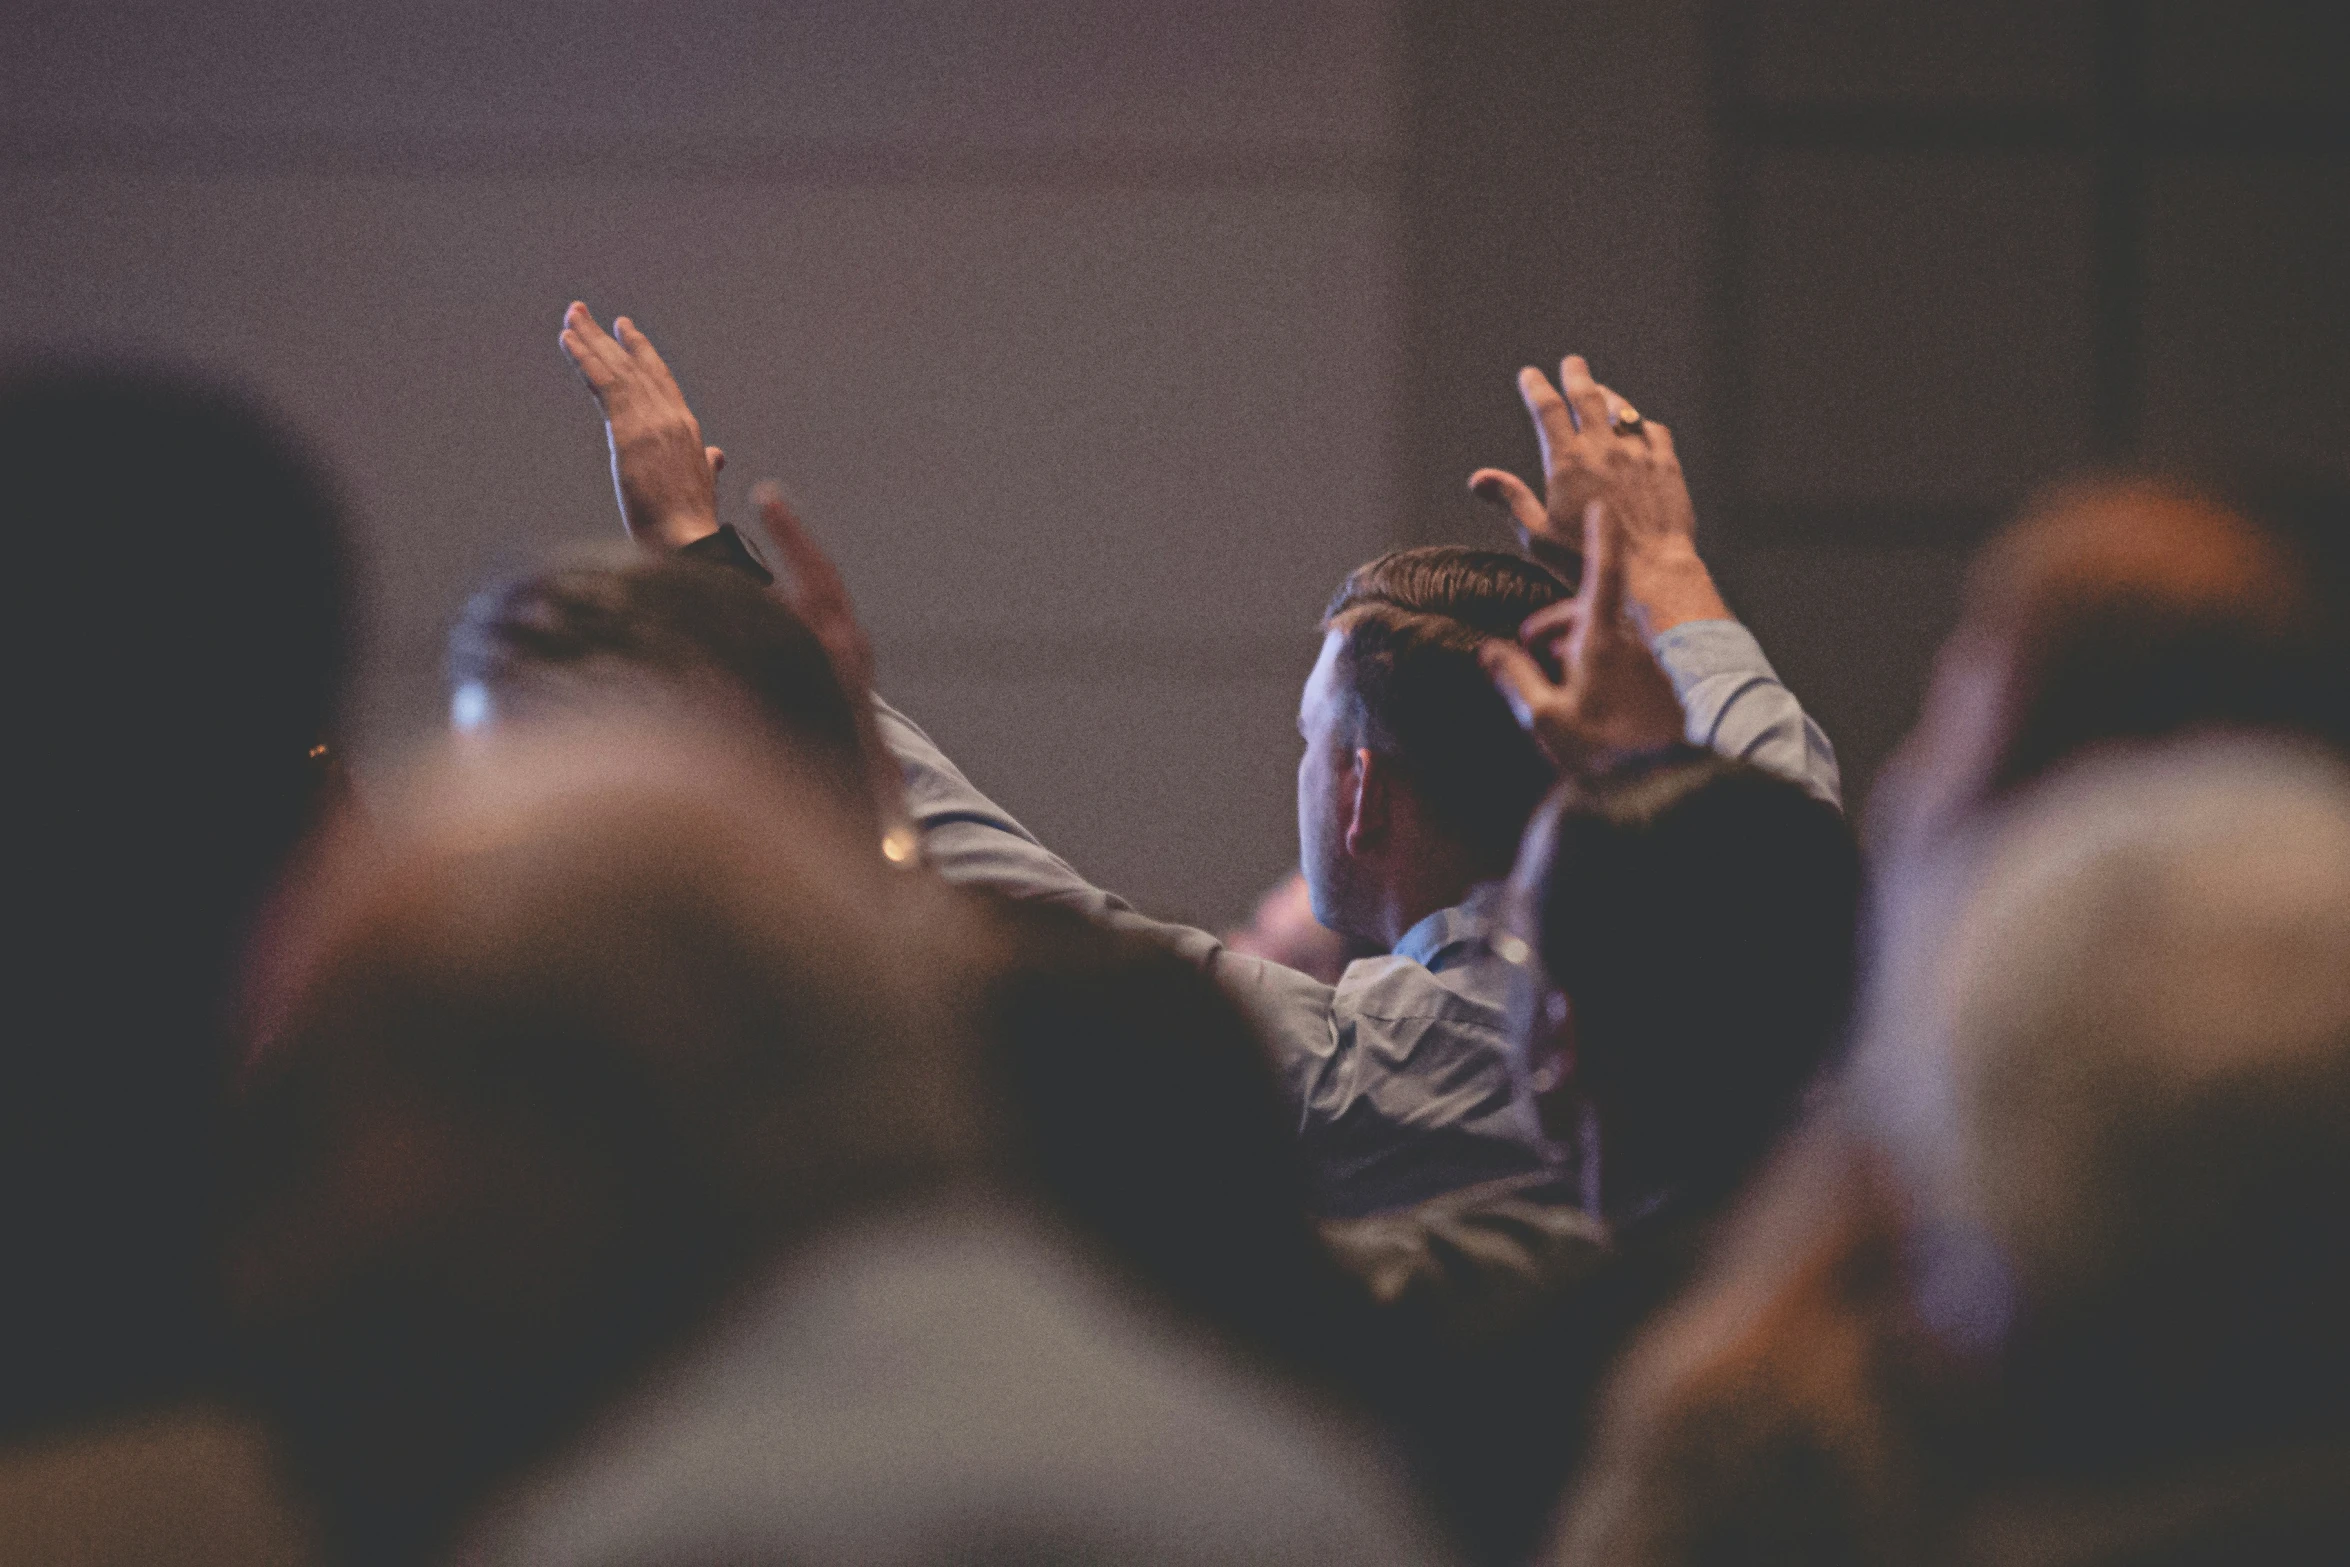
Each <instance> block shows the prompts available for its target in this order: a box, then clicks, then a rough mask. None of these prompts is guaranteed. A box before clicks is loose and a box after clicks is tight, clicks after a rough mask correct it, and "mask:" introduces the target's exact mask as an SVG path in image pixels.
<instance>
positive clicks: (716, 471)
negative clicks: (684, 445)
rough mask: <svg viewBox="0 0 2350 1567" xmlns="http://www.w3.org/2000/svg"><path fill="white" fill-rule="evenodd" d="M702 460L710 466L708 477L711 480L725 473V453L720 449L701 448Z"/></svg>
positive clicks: (714, 447) (711, 447)
mask: <svg viewBox="0 0 2350 1567" xmlns="http://www.w3.org/2000/svg"><path fill="white" fill-rule="evenodd" d="M702 460H703V461H704V462H706V463H708V464H709V465H710V477H711V478H713V479H715V478H717V477H718V476H719V475H720V474H721V473H724V472H725V471H726V452H725V450H724V449H723V448H721V447H716V446H705V447H703V448H702Z"/></svg>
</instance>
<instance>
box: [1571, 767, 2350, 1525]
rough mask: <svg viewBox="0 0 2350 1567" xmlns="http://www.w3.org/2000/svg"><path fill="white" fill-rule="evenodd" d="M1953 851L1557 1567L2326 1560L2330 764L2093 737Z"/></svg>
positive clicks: (2340, 955) (1592, 1478)
mask: <svg viewBox="0 0 2350 1567" xmlns="http://www.w3.org/2000/svg"><path fill="white" fill-rule="evenodd" d="M1968 838H1969V842H1968V843H1967V845H1966V846H1965V847H1964V848H1963V849H1954V850H1953V851H1952V854H1951V857H1950V858H1949V859H1948V860H1947V861H1946V862H1945V865H1944V874H1945V875H1947V876H1949V877H1951V878H1952V879H1954V880H1955V881H1956V882H1958V883H1959V884H1960V891H1959V892H1958V894H1957V895H1956V897H1955V898H1954V902H1955V903H1956V905H1957V910H1956V913H1955V914H1954V916H1953V918H1952V919H1951V920H1950V921H1949V922H1948V923H1947V925H1946V926H1945V927H1944V932H1943V943H1944V945H1943V950H1942V953H1941V955H1940V958H1939V960H1938V961H1937V962H1935V963H1934V964H1932V965H1930V969H1931V973H1930V975H1929V976H1928V977H1927V978H1925V979H1924V981H1923V982H1922V983H1920V984H1919V985H1918V986H1917V988H1915V989H1912V990H1909V991H1907V992H1905V993H1904V994H1903V995H1902V996H1900V997H1899V998H1898V999H1895V1000H1886V999H1883V998H1880V999H1879V1001H1878V1002H1877V1003H1876V1004H1875V1005H1874V1006H1873V1007H1872V1017H1871V1020H1870V1024H1869V1028H1868V1032H1867V1033H1866V1034H1865V1035H1864V1039H1863V1042H1862V1045H1861V1057H1860V1065H1861V1067H1862V1068H1863V1070H1860V1071H1858V1072H1857V1073H1856V1075H1855V1077H1854V1079H1853V1081H1852V1083H1851V1085H1850V1086H1849V1090H1848V1098H1847V1099H1846V1101H1845V1102H1844V1103H1843V1104H1842V1106H1841V1107H1840V1108H1841V1112H1842V1113H1841V1114H1840V1115H1838V1116H1837V1117H1836V1118H1835V1119H1834V1120H1833V1121H1832V1122H1829V1123H1827V1124H1825V1125H1823V1126H1822V1127H1821V1128H1819V1129H1818V1131H1817V1132H1816V1134H1815V1135H1814V1136H1813V1137H1812V1139H1810V1141H1809V1142H1808V1143H1807V1145H1806V1146H1805V1147H1804V1148H1803V1149H1801V1150H1799V1153H1798V1156H1797V1157H1796V1158H1795V1159H1794V1160H1792V1161H1791V1162H1790V1164H1789V1165H1788V1166H1786V1167H1784V1168H1782V1169H1780V1170H1778V1171H1776V1172H1774V1175H1773V1177H1772V1179H1771V1180H1770V1181H1769V1183H1768V1184H1767V1186H1766V1189H1765V1191H1764V1192H1763V1193H1762V1194H1761V1195H1760V1197H1759V1198H1758V1200H1757V1202H1756V1204H1755V1205H1754V1208H1753V1211H1752V1212H1750V1213H1749V1214H1748V1215H1747V1216H1746V1217H1745V1218H1744V1219H1743V1220H1742V1223H1741V1230H1742V1233H1741V1234H1740V1235H1739V1236H1737V1237H1736V1239H1735V1242H1734V1244H1733V1245H1732V1247H1731V1248H1730V1250H1729V1251H1728V1253H1727V1254H1726V1255H1725V1257H1724V1258H1723V1260H1722V1262H1721V1264H1720V1265H1719V1269H1718V1272H1717V1275H1716V1276H1715V1277H1713V1278H1712V1279H1710V1280H1709V1282H1708V1284H1707V1286H1706V1287H1705V1288H1704V1289H1703V1290H1701V1291H1700V1292H1698V1293H1697V1294H1696V1295H1695V1296H1694V1297H1692V1299H1690V1300H1689V1301H1688V1302H1686V1303H1684V1304H1683V1305H1682V1306H1681V1307H1679V1308H1677V1310H1676V1312H1675V1316H1674V1320H1673V1321H1672V1322H1671V1323H1670V1324H1669V1325H1668V1327H1667V1328H1666V1329H1665V1330H1664V1331H1661V1332H1659V1333H1658V1334H1657V1335H1655V1336H1654V1337H1653V1338H1652V1339H1651V1340H1649V1341H1648V1342H1646V1343H1644V1344H1643V1345H1642V1346H1641V1347H1640V1348H1639V1349H1638V1350H1637V1351H1636V1352H1635V1354H1634V1356H1633V1359H1632V1362H1631V1364H1630V1366H1629V1367H1628V1369H1627V1374H1626V1376H1625V1378H1624V1381H1623V1385H1622V1386H1621V1387H1620V1388H1619V1389H1618V1391H1617V1393H1616V1395H1615V1399H1614V1404H1613V1409H1612V1413H1611V1417H1610V1419H1609V1422H1608V1425H1607V1427H1606V1430H1605V1433H1604V1436H1603V1440H1602V1446H1601V1456H1600V1457H1599V1459H1598V1461H1597V1462H1596V1463H1595V1466H1594V1469H1593V1471H1592V1472H1591V1473H1590V1475H1589V1476H1588V1477H1587V1479H1586V1483H1585V1485H1584V1487H1583V1489H1582V1491H1581V1493H1580V1495H1579V1497H1578V1500H1577V1503H1576V1507H1575V1511H1574V1513H1573V1515H1572V1517H1571V1519H1570V1522H1569V1525H1568V1528H1567V1533H1566V1537H1565V1546H1564V1550H1563V1559H1565V1560H1571V1561H1594V1562H1597V1561H1605V1562H1610V1563H1618V1562H1631V1563H1649V1562H1689V1561H1720V1560H1755V1559H1774V1560H1775V1559H1791V1558H1792V1557H1793V1556H1795V1555H1800V1556H1801V1557H1803V1558H1804V1559H1809V1560H1823V1561H1912V1560H1914V1561H1951V1562H1970V1563H1971V1562H1985V1563H2024V1562H2031V1563H2078V1564H2090V1563H2118V1562H2131V1563H2148V1564H2153V1563H2184V1562H2207V1561H2221V1560H2229V1561H2235V1560H2249V1561H2264V1562H2296V1563H2298V1562H2311V1563H2314V1562H2320V1561H2335V1560H2340V1559H2341V1556H2342V1553H2343V1551H2344V1550H2345V1548H2346V1547H2350V1506H2346V1504H2345V1500H2344V1499H2345V1498H2346V1497H2350V1458H2345V1456H2344V1455H2345V1454H2346V1453H2350V1441H2346V1438H2350V1430H2346V1429H2345V1414H2344V1412H2345V1410H2350V1346H2346V1345H2345V1341H2344V1339H2343V1337H2342V1334H2341V1332H2340V1322H2341V1318H2342V1313H2343V1311H2344V1309H2345V1308H2346V1307H2350V1235H2346V1234H2345V1233H2344V1221H2343V1217H2342V1213H2343V1208H2342V1203H2341V1200H2340V1199H2341V1193H2342V1191H2343V1190H2344V1188H2345V1185H2346V1183H2350V1161H2346V1159H2345V1155H2344V1151H2343V1150H2344V1148H2345V1147H2346V1146H2350V1142H2346V1141H2345V1138H2344V1131H2345V1128H2350V984H2346V982H2345V975H2350V963H2345V958H2350V772H2346V771H2345V768H2344V766H2343V763H2342V762H2341V760H2340V759H2339V758H2338V757H2335V756H2332V755H2329V754H2328V753H2326V752H2325V751H2323V750H2321V749H2318V748H2316V747H2314V746H2311V745H2308V744H2307V743H2306V742H2300V741H2294V740H2290V739H2284V738H2271V737H2264V736H2253V735H2243V734H2238V735H2227V734H2212V735H2205V736H2200V737H2191V738H2184V739H2178V740H2172V741H2169V742H2164V743H2160V744H2135V745H2127V744H2126V745H2121V746H2116V747H2110V748H2107V749H2104V750H2102V751H2100V752H2097V753H2095V754H2093V755H2090V756H2087V757H2085V758H2083V759H2081V760H2078V761H2076V762H2075V763H2073V764H2072V765H2070V766H2069V767H2066V768H2062V769H2059V770H2057V771H2056V772H2054V773H2053V774H2051V775H2049V776H2047V777H2045V778H2044V779H2043V780H2042V781H2041V782H2039V783H2037V784H2035V785H2033V786H2031V787H2029V788H2027V789H2025V790H2023V791H2021V792H2020V793H2019V794H2017V795H2016V796H2013V797H2012V798H2011V800H2010V802H2009V803H2008V804H2007V805H2006V806H2005V807H2004V808H2003V809H2001V810H2000V811H1999V812H1997V813H1996V814H1995V815H1994V816H1993V817H1992V818H1990V819H1988V820H1986V821H1985V822H1984V823H1982V824H1981V825H1980V826H1979V827H1978V828H1976V829H1975V830H1974V831H1973V832H1971V833H1970V834H1969V835H1968Z"/></svg>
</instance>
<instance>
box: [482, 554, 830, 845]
mask: <svg viewBox="0 0 2350 1567" xmlns="http://www.w3.org/2000/svg"><path fill="white" fill-rule="evenodd" d="M449 683H450V688H451V701H450V711H451V717H452V719H453V721H454V722H455V724H456V727H457V728H458V729H459V730H461V731H478V730H483V729H486V728H488V727H490V726H492V725H496V726H501V727H503V726H507V725H511V724H514V723H517V722H528V721H532V720H537V719H544V718H576V717H578V716H580V715H581V714H583V713H591V712H595V711H599V710H610V709H614V708H620V709H624V710H638V711H649V712H652V713H654V714H658V715H664V716H668V717H672V718H674V717H675V716H676V715H678V714H680V713H691V714H696V715H699V716H701V717H704V718H707V719H711V720H713V721H715V722H719V723H734V722H738V721H739V722H740V723H741V724H743V725H745V726H747V727H748V728H750V729H755V730H757V731H760V732H763V734H764V736H765V738H767V739H769V740H771V741H774V742H776V743H777V744H778V745H779V746H780V747H781V748H782V749H783V751H784V752H786V753H787V754H788V755H789V756H790V757H791V759H792V760H793V761H794V762H795V763H796V764H798V765H799V766H800V768H801V769H802V770H803V771H805V772H807V773H808V774H809V775H810V776H811V777H812V778H813V779H814V780H815V782H816V783H817V784H818V785H819V786H820V787H822V788H823V789H824V790H825V791H826V792H827V793H829V794H832V795H833V796H835V798H836V799H837V800H838V801H839V803H840V804H841V805H842V806H843V807H844V808H845V809H846V810H848V811H849V812H850V813H851V814H853V815H854V816H856V817H857V818H858V819H859V821H860V822H861V823H862V822H866V821H869V820H870V818H871V816H872V811H873V806H872V798H871V795H870V793H869V791H868V790H867V787H866V783H865V776H866V775H865V772H864V768H863V761H862V753H861V751H860V749H859V746H860V741H859V735H858V727H857V719H856V713H855V710H854V708H853V707H852V706H851V704H850V699H849V696H848V694H847V693H846V692H845V691H844V690H843V689H842V687H841V683H840V679H839V676H838V675H837V674H836V673H835V671H834V669H833V667H832V663H831V660H830V659H829V658H828V657H827V656H826V654H825V651H824V648H823V645H822V644H821V643H820V642H818V641H817V639H816V635H815V633H814V632H812V631H811V630H809V629H808V627H807V625H806V624H805V623H804V622H803V621H801V619H800V618H799V617H798V616H797V615H795V614H793V613H792V612H791V611H790V610H789V609H787V608H786V607H784V605H783V604H782V603H780V602H779V601H777V600H776V599H775V598H774V597H772V596H771V595H769V594H768V593H766V592H763V591H762V590H761V589H760V588H759V587H758V586H757V585H755V584H754V583H752V582H751V581H749V580H748V579H747V578H745V577H742V576H740V575H738V574H736V573H734V572H732V571H728V570H726V569H724V568H722V567H719V566H714V565H709V564H705V563H703V562H700V561H693V560H686V559H682V558H679V557H676V556H667V557H656V556H651V555H647V554H645V553H643V552H642V551H639V550H636V549H633V548H618V549H613V550H610V551H601V552H597V553H596V554H594V555H591V556H588V557H585V558H582V559H579V560H576V561H573V562H571V563H569V564H566V565H561V566H556V567H553V568H551V569H548V570H546V571H541V572H537V573H535V574H533V575H530V576H524V577H517V578H514V579H512V580H510V581H507V582H502V583H499V584H497V585H496V586H493V587H490V588H487V589H485V590H483V591H482V592H481V593H479V594H477V595H475V597H474V599H473V601H472V602H471V603H469V604H467V605H466V607H465V613H464V615H463V616H462V617H460V619H459V620H458V623H457V626H456V628H455V629H454V630H453V631H452V632H451V633H450V636H449Z"/></svg>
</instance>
